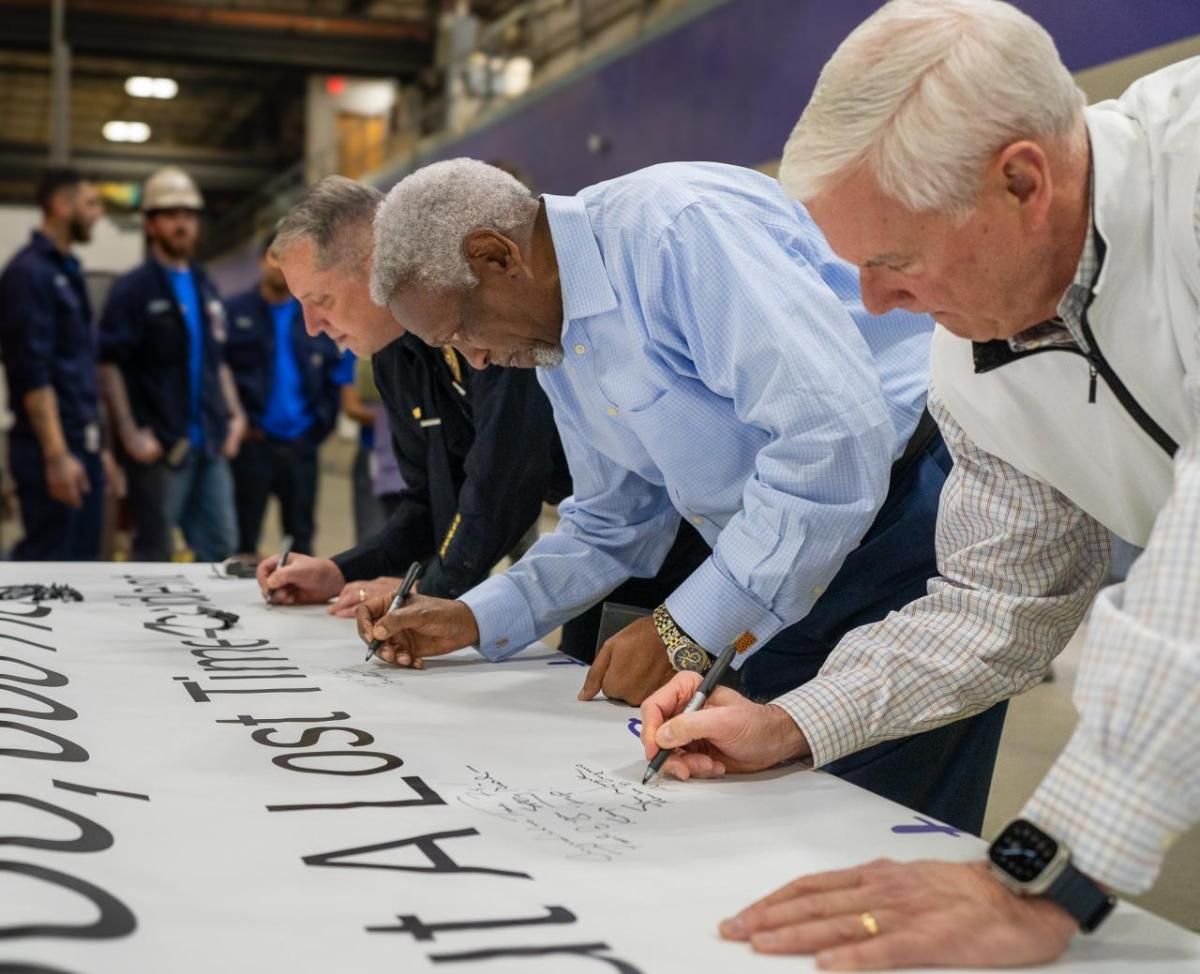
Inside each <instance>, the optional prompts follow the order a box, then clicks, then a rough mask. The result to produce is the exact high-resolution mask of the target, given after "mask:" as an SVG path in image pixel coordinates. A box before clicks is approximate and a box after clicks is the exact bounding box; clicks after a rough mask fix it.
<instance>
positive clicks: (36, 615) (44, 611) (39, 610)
mask: <svg viewBox="0 0 1200 974" xmlns="http://www.w3.org/2000/svg"><path fill="white" fill-rule="evenodd" d="M49 614H50V606H48V605H35V606H34V607H33V611H32V612H10V611H9V610H8V609H0V616H20V617H25V618H29V619H41V618H43V617H45V616H48V615H49ZM45 628H46V629H49V628H50V627H49V626H46V627H45Z"/></svg>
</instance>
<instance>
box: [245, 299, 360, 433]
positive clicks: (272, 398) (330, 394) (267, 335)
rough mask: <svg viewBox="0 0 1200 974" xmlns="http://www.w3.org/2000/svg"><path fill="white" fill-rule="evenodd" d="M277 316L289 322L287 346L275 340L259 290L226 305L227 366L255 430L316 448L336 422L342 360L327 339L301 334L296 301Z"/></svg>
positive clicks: (270, 312)
mask: <svg viewBox="0 0 1200 974" xmlns="http://www.w3.org/2000/svg"><path fill="white" fill-rule="evenodd" d="M280 311H281V313H282V315H283V316H285V317H286V318H287V327H286V330H285V331H286V335H287V344H286V346H280V344H279V343H278V341H277V338H278V335H279V333H280V329H279V328H277V322H276V317H277V316H276V308H274V307H273V306H272V305H271V304H270V303H268V302H267V300H266V299H265V298H263V296H262V295H261V294H260V293H259V292H258V289H257V288H256V289H254V290H252V291H247V292H246V293H244V294H239V295H238V296H237V297H236V298H233V299H232V300H231V301H230V302H229V320H230V328H229V353H228V354H229V366H230V368H232V369H233V378H234V381H235V382H236V383H237V389H238V396H239V398H240V399H241V400H242V408H243V409H245V411H246V418H247V419H248V420H249V423H250V426H251V427H252V428H253V429H261V430H263V431H264V432H265V433H267V435H269V436H272V437H274V438H276V439H281V440H296V439H301V438H303V439H304V440H305V441H306V442H310V443H313V444H316V443H320V442H321V441H322V440H323V439H325V437H326V436H328V435H329V433H330V432H331V431H332V430H333V428H334V425H335V424H336V423H337V416H338V409H339V408H340V396H341V387H342V386H343V385H345V384H346V379H345V377H344V375H343V369H342V355H341V353H340V352H338V347H337V345H335V344H334V343H333V340H332V339H330V338H329V336H328V335H318V336H317V337H316V338H313V337H312V336H311V335H309V334H308V332H306V331H305V330H304V318H303V316H302V315H301V314H300V305H299V302H297V301H295V300H294V299H292V300H291V301H289V303H288V304H287V306H286V307H284V308H282V309H280ZM284 356H286V358H285V357H284ZM280 365H283V366H285V368H284V369H281V368H280ZM289 365H290V366H291V369H290V372H291V376H290V378H291V380H292V381H288V380H289V375H288V372H289V369H288V368H287V367H288V366H289Z"/></svg>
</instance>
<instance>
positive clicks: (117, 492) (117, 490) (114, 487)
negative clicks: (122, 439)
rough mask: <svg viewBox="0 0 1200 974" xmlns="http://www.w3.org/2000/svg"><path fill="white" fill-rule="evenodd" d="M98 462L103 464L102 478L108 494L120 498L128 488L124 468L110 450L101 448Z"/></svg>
mask: <svg viewBox="0 0 1200 974" xmlns="http://www.w3.org/2000/svg"><path fill="white" fill-rule="evenodd" d="M100 462H101V463H102V464H103V465H104V480H105V483H106V484H107V485H108V494H109V496H110V497H116V498H117V499H118V500H120V499H121V498H122V497H124V496H125V494H126V493H127V492H128V490H129V483H128V482H127V481H126V479H125V471H124V469H122V467H121V465H120V464H119V463H117V461H116V458H115V457H113V454H112V450H107V449H106V450H101V451H100Z"/></svg>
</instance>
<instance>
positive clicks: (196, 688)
mask: <svg viewBox="0 0 1200 974" xmlns="http://www.w3.org/2000/svg"><path fill="white" fill-rule="evenodd" d="M175 679H176V680H178V681H179V682H181V683H182V684H183V687H184V689H185V690H187V692H188V696H190V697H191V698H192V699H193V700H194V701H196V703H212V698H213V697H214V696H215V695H216V694H218V693H320V692H321V688H320V687H268V688H267V689H265V690H213V689H210V688H208V687H202V686H200V684H199V683H197V682H196V681H195V680H189V679H188V678H187V677H186V676H177V677H175Z"/></svg>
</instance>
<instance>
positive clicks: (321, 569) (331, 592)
mask: <svg viewBox="0 0 1200 974" xmlns="http://www.w3.org/2000/svg"><path fill="white" fill-rule="evenodd" d="M278 564H279V556H278V555H271V556H270V557H269V558H264V559H263V560H262V561H260V562H259V563H258V570H257V572H256V575H257V578H258V587H259V588H261V589H262V593H263V598H264V599H267V600H268V601H270V600H271V596H272V593H274V596H275V598H274V604H275V605H314V604H318V603H321V602H328V601H329V600H330V599H331V598H333V597H334V596H335V595H337V594H338V592H340V591H341V590H342V586H344V585H345V584H346V579H345V578H343V577H342V570H341V569H340V568H338V566H337V565H335V564H334V563H333V562H332V561H331V560H330V559H328V558H313V557H311V556H309V555H292V556H291V557H290V558H289V559H288V563H287V564H286V565H284V566H283V567H282V568H277V567H276V566H277V565H278Z"/></svg>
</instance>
